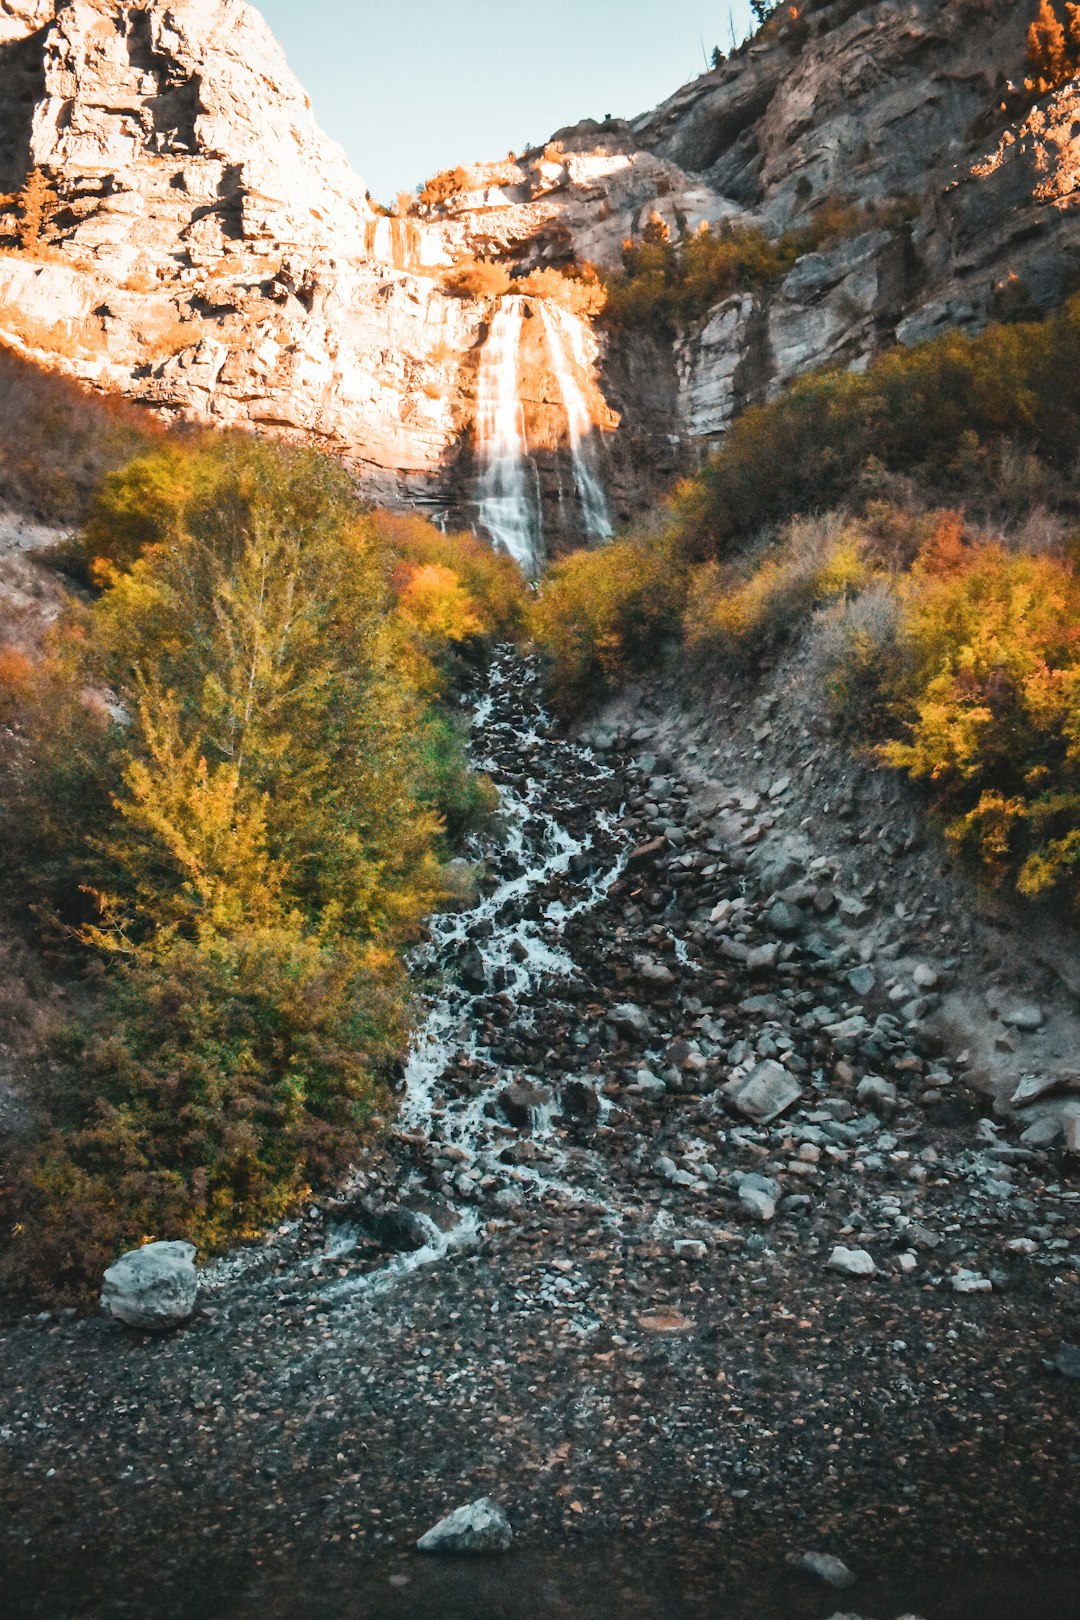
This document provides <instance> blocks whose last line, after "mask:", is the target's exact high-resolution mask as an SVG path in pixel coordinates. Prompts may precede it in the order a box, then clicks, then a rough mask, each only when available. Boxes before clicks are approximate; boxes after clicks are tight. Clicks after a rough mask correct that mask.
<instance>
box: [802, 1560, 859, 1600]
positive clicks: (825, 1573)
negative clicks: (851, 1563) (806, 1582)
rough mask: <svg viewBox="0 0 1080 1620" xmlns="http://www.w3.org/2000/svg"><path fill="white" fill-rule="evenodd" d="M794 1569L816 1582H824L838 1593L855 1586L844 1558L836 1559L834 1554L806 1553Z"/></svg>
mask: <svg viewBox="0 0 1080 1620" xmlns="http://www.w3.org/2000/svg"><path fill="white" fill-rule="evenodd" d="M793 1568H795V1569H797V1570H800V1571H801V1572H802V1574H804V1575H813V1576H814V1578H815V1579H816V1580H819V1581H824V1583H825V1585H826V1586H832V1587H835V1588H836V1589H837V1590H838V1591H839V1590H842V1589H843V1588H844V1587H847V1586H854V1585H855V1576H854V1575H853V1574H852V1572H851V1570H850V1569H848V1567H847V1565H846V1564H845V1563H844V1561H843V1559H842V1558H834V1557H833V1555H832V1553H821V1552H805V1553H803V1554H802V1556H801V1557H800V1558H796V1559H795V1560H794V1561H793Z"/></svg>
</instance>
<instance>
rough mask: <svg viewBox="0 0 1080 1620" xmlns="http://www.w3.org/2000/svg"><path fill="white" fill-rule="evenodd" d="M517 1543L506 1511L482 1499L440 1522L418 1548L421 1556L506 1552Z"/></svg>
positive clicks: (487, 1497) (418, 1544) (457, 1510)
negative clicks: (511, 1544)
mask: <svg viewBox="0 0 1080 1620" xmlns="http://www.w3.org/2000/svg"><path fill="white" fill-rule="evenodd" d="M513 1539H514V1532H513V1530H511V1528H510V1520H509V1519H508V1518H507V1517H506V1514H505V1513H504V1512H503V1510H502V1508H501V1507H500V1506H499V1504H498V1503H497V1502H493V1501H492V1500H491V1497H490V1496H481V1497H480V1498H479V1500H478V1501H476V1502H470V1503H469V1504H468V1506H467V1507H459V1508H455V1509H454V1511H453V1513H448V1514H447V1516H446V1518H445V1519H440V1520H439V1522H438V1524H436V1525H433V1527H432V1528H431V1529H430V1530H429V1531H428V1532H427V1534H426V1535H423V1536H421V1537H420V1540H419V1541H418V1542H417V1543H416V1545H417V1548H418V1550H419V1551H420V1552H429V1553H486V1552H506V1550H507V1548H508V1547H509V1546H510V1543H511V1542H512V1541H513Z"/></svg>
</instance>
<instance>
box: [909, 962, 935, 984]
mask: <svg viewBox="0 0 1080 1620" xmlns="http://www.w3.org/2000/svg"><path fill="white" fill-rule="evenodd" d="M911 977H912V978H913V979H914V981H915V983H916V985H917V986H918V987H919V989H920V990H936V989H937V987H938V985H939V984H940V983H941V975H940V973H939V972H938V971H937V969H936V968H932V967H931V966H930V965H929V963H928V962H920V963H919V965H918V967H917V968H916V969H915V971H914V973H913V974H912V975H911Z"/></svg>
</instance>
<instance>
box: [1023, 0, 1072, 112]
mask: <svg viewBox="0 0 1080 1620" xmlns="http://www.w3.org/2000/svg"><path fill="white" fill-rule="evenodd" d="M1027 55H1028V66H1029V68H1030V70H1031V77H1030V79H1029V80H1028V84H1029V87H1030V88H1031V89H1032V90H1034V91H1035V92H1036V94H1038V95H1045V94H1046V93H1047V92H1048V91H1050V90H1056V89H1057V88H1058V86H1059V85H1062V84H1066V83H1067V82H1068V81H1069V80H1070V79H1072V78H1075V77H1076V74H1077V72H1078V71H1080V5H1076V4H1073V3H1071V0H1066V4H1065V6H1064V21H1062V18H1061V16H1060V15H1059V13H1058V10H1057V8H1056V7H1055V5H1054V4H1053V3H1052V0H1039V9H1038V13H1037V15H1036V17H1035V19H1034V21H1033V22H1032V24H1031V27H1030V28H1029V29H1028V36H1027Z"/></svg>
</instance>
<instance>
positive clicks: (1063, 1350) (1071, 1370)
mask: <svg viewBox="0 0 1080 1620" xmlns="http://www.w3.org/2000/svg"><path fill="white" fill-rule="evenodd" d="M1054 1366H1055V1367H1056V1368H1057V1370H1058V1372H1059V1373H1061V1374H1062V1375H1063V1376H1064V1377H1065V1378H1080V1345H1076V1344H1065V1343H1064V1342H1062V1344H1061V1345H1059V1347H1058V1353H1057V1355H1056V1356H1055V1357H1054Z"/></svg>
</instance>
